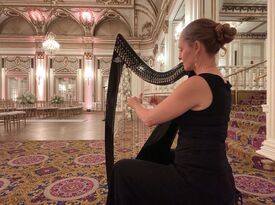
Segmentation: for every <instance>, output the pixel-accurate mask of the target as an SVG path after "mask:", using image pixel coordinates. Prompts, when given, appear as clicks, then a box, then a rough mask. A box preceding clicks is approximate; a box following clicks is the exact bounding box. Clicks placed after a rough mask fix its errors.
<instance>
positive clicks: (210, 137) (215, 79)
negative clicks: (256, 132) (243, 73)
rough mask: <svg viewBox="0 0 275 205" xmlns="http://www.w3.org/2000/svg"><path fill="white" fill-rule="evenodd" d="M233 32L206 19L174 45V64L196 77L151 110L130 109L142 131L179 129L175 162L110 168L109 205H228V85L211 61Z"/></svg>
mask: <svg viewBox="0 0 275 205" xmlns="http://www.w3.org/2000/svg"><path fill="white" fill-rule="evenodd" d="M235 35H236V29H235V28H231V27H230V26H229V24H220V23H216V22H214V21H212V20H209V19H198V20H195V21H193V22H191V23H190V24H189V25H187V26H186V27H185V29H184V30H183V31H182V33H181V36H180V40H179V59H180V60H181V61H182V62H183V65H184V69H185V70H186V71H194V72H195V74H196V75H194V76H192V77H190V78H188V79H187V80H185V81H184V82H182V83H181V84H180V85H179V86H178V87H177V88H176V89H175V90H174V92H173V93H172V94H171V95H170V96H168V97H167V98H166V99H164V100H163V101H161V102H160V103H159V104H157V105H156V106H155V107H154V108H150V109H147V108H145V107H143V105H142V104H141V101H140V99H139V98H137V97H131V98H129V99H128V104H129V106H130V107H131V108H132V109H133V110H134V111H135V112H136V114H137V115H138V117H139V118H140V119H141V120H142V121H143V122H144V123H145V125H147V126H152V125H156V124H160V123H163V122H166V121H169V120H172V119H174V120H175V121H176V123H177V124H178V127H179V137H178V141H177V147H176V150H175V158H174V161H173V162H172V163H171V164H168V165H163V164H158V163H154V162H148V161H143V160H137V159H126V160H121V161H118V162H117V163H116V164H115V165H114V169H113V173H112V174H113V175H112V179H111V184H110V187H109V194H108V199H107V204H108V205H112V204H114V205H135V204H137V205H147V204H148V205H154V204H158V205H160V204H163V205H233V204H234V203H235V184H234V178H233V175H232V170H231V167H230V165H229V163H228V161H227V157H226V151H225V139H226V136H227V124H228V121H229V114H230V109H231V91H230V87H231V85H230V84H229V82H227V81H225V80H224V79H223V77H222V74H221V73H220V71H219V69H218V68H217V66H216V62H215V56H216V54H217V53H218V51H219V50H220V49H221V48H222V49H224V45H225V44H226V43H229V42H231V41H232V40H233V39H234V37H235Z"/></svg>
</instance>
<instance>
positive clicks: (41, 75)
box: [35, 52, 46, 101]
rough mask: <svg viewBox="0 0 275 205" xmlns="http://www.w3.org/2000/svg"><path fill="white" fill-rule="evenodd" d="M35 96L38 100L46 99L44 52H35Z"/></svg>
mask: <svg viewBox="0 0 275 205" xmlns="http://www.w3.org/2000/svg"><path fill="white" fill-rule="evenodd" d="M35 74H36V83H35V85H36V97H37V100H38V101H44V100H46V78H45V77H46V62H45V53H44V52H36V73H35Z"/></svg>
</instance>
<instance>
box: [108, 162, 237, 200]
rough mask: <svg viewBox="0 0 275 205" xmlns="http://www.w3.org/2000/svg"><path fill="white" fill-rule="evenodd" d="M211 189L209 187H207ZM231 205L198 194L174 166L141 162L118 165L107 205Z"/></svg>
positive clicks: (216, 198)
mask: <svg viewBox="0 0 275 205" xmlns="http://www.w3.org/2000/svg"><path fill="white" fill-rule="evenodd" d="M206 189H207V187H206ZM147 204H148V205H208V204H209V205H231V204H234V200H232V201H230V202H226V203H225V202H222V201H219V198H218V197H216V196H210V195H207V194H206V193H203V192H198V191H197V190H195V189H192V187H191V186H190V185H189V184H188V182H187V180H186V178H185V177H184V176H182V175H179V173H178V171H177V169H176V167H175V166H174V165H173V164H170V165H163V164H158V163H154V162H148V161H143V160H137V159H125V160H121V161H118V162H117V163H116V164H115V165H114V168H113V173H112V178H111V183H110V187H109V193H108V198H107V205H147Z"/></svg>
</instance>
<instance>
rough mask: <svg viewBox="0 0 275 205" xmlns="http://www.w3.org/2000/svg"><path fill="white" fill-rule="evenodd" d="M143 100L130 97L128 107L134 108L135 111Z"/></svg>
mask: <svg viewBox="0 0 275 205" xmlns="http://www.w3.org/2000/svg"><path fill="white" fill-rule="evenodd" d="M141 103H142V100H141V99H140V98H138V97H129V98H128V105H129V106H130V107H131V108H132V109H135V107H136V105H138V104H141Z"/></svg>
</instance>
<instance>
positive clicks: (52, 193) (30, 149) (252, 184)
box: [0, 127, 275, 205]
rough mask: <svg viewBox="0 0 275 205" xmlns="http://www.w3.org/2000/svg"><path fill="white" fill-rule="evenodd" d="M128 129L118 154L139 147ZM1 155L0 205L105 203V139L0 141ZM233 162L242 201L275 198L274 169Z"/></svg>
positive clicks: (118, 143) (271, 201)
mask: <svg viewBox="0 0 275 205" xmlns="http://www.w3.org/2000/svg"><path fill="white" fill-rule="evenodd" d="M127 129H128V128H127V127H126V128H125V127H124V140H119V139H120V135H118V136H117V137H116V153H115V155H116V159H120V158H129V157H132V156H134V155H135V153H136V151H137V146H136V144H138V142H137V141H135V139H132V138H131V137H130V133H131V136H132V134H133V132H132V131H131V130H127ZM127 133H128V134H127ZM133 145H135V146H133ZM0 156H1V157H0V204H1V205H2V204H3V205H23V204H24V205H31V204H58V205H65V204H70V205H71V204H83V205H84V204H95V205H100V204H105V201H106V195H107V186H106V178H105V176H106V173H105V159H104V142H103V141H102V140H94V141H50V142H42V141H31V142H29V141H28V142H2V143H0ZM230 161H231V165H232V168H233V170H234V174H235V180H236V185H237V187H238V189H239V190H240V191H241V192H242V193H243V196H244V205H256V204H269V205H271V204H274V203H275V176H274V171H264V170H261V169H259V168H252V167H251V165H250V164H244V163H243V162H240V161H238V160H237V159H235V158H231V160H230Z"/></svg>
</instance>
